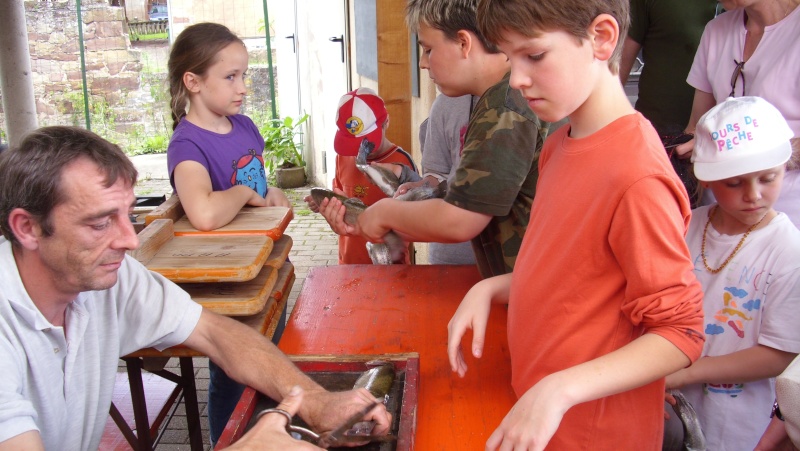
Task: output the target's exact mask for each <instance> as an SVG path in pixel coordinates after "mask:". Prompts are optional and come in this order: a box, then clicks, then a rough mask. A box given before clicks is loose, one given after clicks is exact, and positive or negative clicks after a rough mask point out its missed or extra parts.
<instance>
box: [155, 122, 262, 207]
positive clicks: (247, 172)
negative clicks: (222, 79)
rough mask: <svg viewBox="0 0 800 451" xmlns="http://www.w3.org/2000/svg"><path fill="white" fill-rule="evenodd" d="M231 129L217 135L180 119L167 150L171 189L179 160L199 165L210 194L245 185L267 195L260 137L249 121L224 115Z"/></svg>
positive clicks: (173, 186)
mask: <svg viewBox="0 0 800 451" xmlns="http://www.w3.org/2000/svg"><path fill="white" fill-rule="evenodd" d="M228 119H229V120H230V121H231V125H232V126H233V128H232V129H231V131H230V132H229V133H227V134H224V135H221V134H219V133H214V132H211V131H208V130H205V129H203V128H200V127H198V126H196V125H194V124H192V123H191V122H189V121H187V120H185V119H183V120H181V121H180V123H179V124H178V126H177V127H176V128H175V131H174V132H173V134H172V139H170V142H169V147H168V148H167V168H168V169H169V180H170V183H171V184H172V188H173V189H175V176H174V171H175V167H176V166H178V164H179V163H181V162H183V161H187V160H190V161H196V162H198V163H200V164H202V165H203V167H204V168H206V170H207V171H208V175H209V176H210V177H211V187H212V189H213V190H214V191H224V190H227V189H229V188H231V187H232V186H234V185H247V186H249V187H250V188H252V189H253V190H254V191H256V192H257V193H258V194H259V195H260V196H261V197H264V196H266V195H267V174H266V172H265V171H264V158H263V156H262V154H263V152H264V138H263V137H261V134H260V133H259V131H258V128H257V127H256V125H255V124H254V123H253V121H252V120H251V119H250V118H249V117H247V116H244V115H242V114H237V115H235V116H228Z"/></svg>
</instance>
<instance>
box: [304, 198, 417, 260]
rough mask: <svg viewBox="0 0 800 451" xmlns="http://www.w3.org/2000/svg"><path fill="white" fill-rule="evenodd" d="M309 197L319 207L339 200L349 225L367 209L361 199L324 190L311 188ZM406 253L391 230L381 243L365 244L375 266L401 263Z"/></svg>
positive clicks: (402, 244)
mask: <svg viewBox="0 0 800 451" xmlns="http://www.w3.org/2000/svg"><path fill="white" fill-rule="evenodd" d="M311 197H312V198H313V199H314V202H316V203H317V205H320V204H321V203H322V200H323V199H332V198H336V199H339V201H340V202H342V204H343V205H344V206H345V213H344V222H346V223H347V224H350V225H354V224H356V222H358V215H360V214H361V213H362V212H363V211H364V210H366V209H367V206H366V205H364V202H362V201H361V199H357V198H355V197H346V196H342V195H341V194H336V193H334V192H333V191H331V190H329V189H325V188H311ZM407 252H408V247H406V243H405V242H404V241H403V239H402V238H400V235H398V234H396V233H395V232H393V231H391V230H390V231H389V232H387V233H386V235H384V236H383V243H367V253H369V257H370V259H372V263H374V264H376V265H391V264H393V263H403V262H404V261H405V258H406V253H407Z"/></svg>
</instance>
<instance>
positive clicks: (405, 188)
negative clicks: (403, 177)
mask: <svg viewBox="0 0 800 451" xmlns="http://www.w3.org/2000/svg"><path fill="white" fill-rule="evenodd" d="M438 184H439V181H438V180H436V178H435V177H431V176H429V175H428V176H425V178H424V179H422V180H419V181H417V182H406V183H403V184H402V185H400V186H398V187H397V191H395V193H394V196H393V197H397V196H400V195H403V194H405V193H407V192H409V191H411V190H412V189H414V188H419V187H420V186H426V185H427V186H436V185H438Z"/></svg>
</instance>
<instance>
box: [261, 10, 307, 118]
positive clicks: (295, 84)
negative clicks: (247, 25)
mask: <svg viewBox="0 0 800 451" xmlns="http://www.w3.org/2000/svg"><path fill="white" fill-rule="evenodd" d="M269 18H270V22H272V26H273V27H274V29H275V41H274V46H275V60H276V61H275V65H276V68H277V79H278V99H277V101H278V116H279V117H287V116H290V117H300V116H302V114H303V111H302V110H301V109H300V102H301V100H300V93H301V90H300V78H299V77H298V75H299V67H298V66H299V65H300V53H299V52H298V51H297V43H298V38H297V2H296V1H295V0H279V1H272V2H270V4H269Z"/></svg>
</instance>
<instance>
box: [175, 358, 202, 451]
mask: <svg viewBox="0 0 800 451" xmlns="http://www.w3.org/2000/svg"><path fill="white" fill-rule="evenodd" d="M180 364H181V385H182V386H183V402H184V406H186V423H187V425H188V427H189V443H190V445H191V448H192V450H193V451H203V431H202V429H201V427H200V409H199V407H198V405H197V388H196V386H195V381H194V364H193V362H192V358H191V357H181V358H180Z"/></svg>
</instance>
